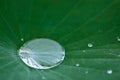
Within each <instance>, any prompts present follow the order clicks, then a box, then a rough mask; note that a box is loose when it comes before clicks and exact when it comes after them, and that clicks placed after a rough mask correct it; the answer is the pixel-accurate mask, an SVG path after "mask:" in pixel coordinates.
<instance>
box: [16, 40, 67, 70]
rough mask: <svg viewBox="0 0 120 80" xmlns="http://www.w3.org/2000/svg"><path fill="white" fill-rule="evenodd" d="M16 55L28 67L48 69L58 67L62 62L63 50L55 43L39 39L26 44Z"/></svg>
mask: <svg viewBox="0 0 120 80" xmlns="http://www.w3.org/2000/svg"><path fill="white" fill-rule="evenodd" d="M18 54H19V56H20V58H21V59H22V61H23V62H24V63H25V64H26V65H28V66H29V67H32V68H36V69H49V68H53V67H55V66H58V65H59V64H60V63H61V62H62V61H63V60H64V57H65V50H64V49H63V47H62V46H61V45H60V44H59V43H57V42H56V41H53V40H50V39H45V38H41V39H34V40H31V41H28V42H26V43H25V44H24V45H23V46H22V47H21V48H20V49H19V51H18Z"/></svg>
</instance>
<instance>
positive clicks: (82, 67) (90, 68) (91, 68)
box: [62, 65, 105, 71]
mask: <svg viewBox="0 0 120 80" xmlns="http://www.w3.org/2000/svg"><path fill="white" fill-rule="evenodd" d="M62 66H63V67H67V66H68V67H71V68H73V67H74V68H75V66H71V65H62ZM76 68H81V69H88V70H97V71H105V70H103V69H99V68H93V67H85V66H80V67H76ZM71 70H72V69H71Z"/></svg>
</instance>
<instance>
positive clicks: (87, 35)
mask: <svg viewBox="0 0 120 80" xmlns="http://www.w3.org/2000/svg"><path fill="white" fill-rule="evenodd" d="M118 36H119V37H120V0H0V80H42V79H44V80H120V42H119V41H118V40H117V37H118ZM21 38H23V39H24V41H21ZM35 38H50V39H53V40H55V41H57V42H59V43H60V44H61V45H62V46H63V47H64V48H65V50H66V57H65V60H64V62H63V63H62V64H61V65H59V66H57V67H56V68H52V69H49V70H36V69H31V68H29V67H28V66H26V65H25V64H24V63H23V62H22V61H21V60H20V59H19V56H18V55H17V50H18V49H19V48H20V46H22V45H23V43H24V42H26V41H29V40H31V39H35ZM88 43H92V44H93V47H92V48H90V47H88ZM76 64H80V66H79V67H77V66H75V65H76ZM107 70H112V74H107ZM87 72H88V73H87Z"/></svg>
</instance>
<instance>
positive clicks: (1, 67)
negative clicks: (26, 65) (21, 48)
mask: <svg viewBox="0 0 120 80" xmlns="http://www.w3.org/2000/svg"><path fill="white" fill-rule="evenodd" d="M17 60H18V59H17ZM17 60H14V61H11V62H9V63H7V64H5V65H3V66H0V69H3V68H5V67H7V66H9V65H11V64H13V63H15V62H16V61H17Z"/></svg>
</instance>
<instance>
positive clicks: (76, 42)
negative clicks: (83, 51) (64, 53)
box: [65, 29, 112, 47]
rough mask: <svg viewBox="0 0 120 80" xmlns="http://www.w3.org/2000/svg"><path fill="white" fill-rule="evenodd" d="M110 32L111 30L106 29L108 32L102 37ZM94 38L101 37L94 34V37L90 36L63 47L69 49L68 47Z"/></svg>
mask: <svg viewBox="0 0 120 80" xmlns="http://www.w3.org/2000/svg"><path fill="white" fill-rule="evenodd" d="M111 30H112V29H108V30H107V31H106V32H105V33H104V35H105V34H108V33H109V32H111ZM96 36H101V34H100V35H96V34H95V33H94V35H92V36H89V37H87V38H85V39H82V40H79V41H76V42H74V43H71V44H67V45H65V47H69V46H72V45H76V44H79V43H80V42H82V41H84V40H87V39H90V38H95V37H96Z"/></svg>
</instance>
